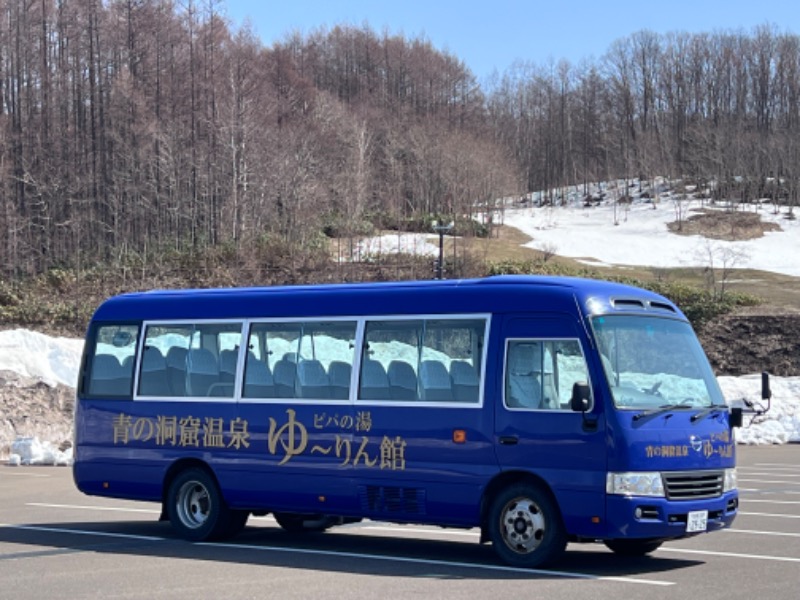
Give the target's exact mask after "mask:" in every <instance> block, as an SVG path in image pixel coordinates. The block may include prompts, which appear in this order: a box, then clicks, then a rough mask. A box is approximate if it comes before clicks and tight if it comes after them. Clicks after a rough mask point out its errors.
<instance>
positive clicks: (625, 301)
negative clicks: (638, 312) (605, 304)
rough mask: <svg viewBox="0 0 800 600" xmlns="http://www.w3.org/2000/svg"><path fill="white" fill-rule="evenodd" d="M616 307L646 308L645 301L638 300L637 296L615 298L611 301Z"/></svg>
mask: <svg viewBox="0 0 800 600" xmlns="http://www.w3.org/2000/svg"><path fill="white" fill-rule="evenodd" d="M611 303H612V305H613V306H614V308H621V309H626V308H638V309H644V302H642V301H641V300H636V299H635V298H615V299H614V300H612V301H611Z"/></svg>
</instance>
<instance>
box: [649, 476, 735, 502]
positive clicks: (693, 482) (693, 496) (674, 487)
mask: <svg viewBox="0 0 800 600" xmlns="http://www.w3.org/2000/svg"><path fill="white" fill-rule="evenodd" d="M661 477H662V479H663V480H664V491H665V492H666V495H667V499H669V500H702V499H703V498H718V497H719V496H721V495H722V484H723V480H724V475H723V472H722V471H681V472H669V473H661Z"/></svg>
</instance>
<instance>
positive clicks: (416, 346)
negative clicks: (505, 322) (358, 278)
mask: <svg viewBox="0 0 800 600" xmlns="http://www.w3.org/2000/svg"><path fill="white" fill-rule="evenodd" d="M485 328H486V321H485V320H484V319H455V318H454V319H387V320H376V321H368V322H367V324H366V331H365V339H364V356H363V358H362V361H361V373H360V377H359V394H358V397H359V399H360V400H393V401H397V402H404V401H413V402H466V403H477V402H478V401H479V394H480V388H481V385H480V384H481V377H482V368H483V366H482V357H483V343H484V340H483V337H484V331H485Z"/></svg>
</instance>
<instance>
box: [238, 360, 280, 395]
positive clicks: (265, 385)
mask: <svg viewBox="0 0 800 600" xmlns="http://www.w3.org/2000/svg"><path fill="white" fill-rule="evenodd" d="M244 396H245V398H274V397H275V381H274V380H273V378H272V371H270V370H269V365H267V364H266V363H264V362H262V361H260V360H258V359H257V358H256V357H255V355H254V354H253V353H252V352H248V353H247V362H246V363H245V371H244Z"/></svg>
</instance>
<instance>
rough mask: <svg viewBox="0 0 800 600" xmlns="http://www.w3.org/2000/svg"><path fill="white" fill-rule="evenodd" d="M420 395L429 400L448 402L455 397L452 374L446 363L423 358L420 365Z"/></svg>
mask: <svg viewBox="0 0 800 600" xmlns="http://www.w3.org/2000/svg"><path fill="white" fill-rule="evenodd" d="M419 383H420V395H421V398H422V400H425V401H427V402H447V401H450V400H452V399H453V390H452V388H451V387H450V374H449V373H448V372H447V368H446V367H445V366H444V363H442V362H440V361H438V360H423V361H422V363H421V364H420V365H419Z"/></svg>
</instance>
